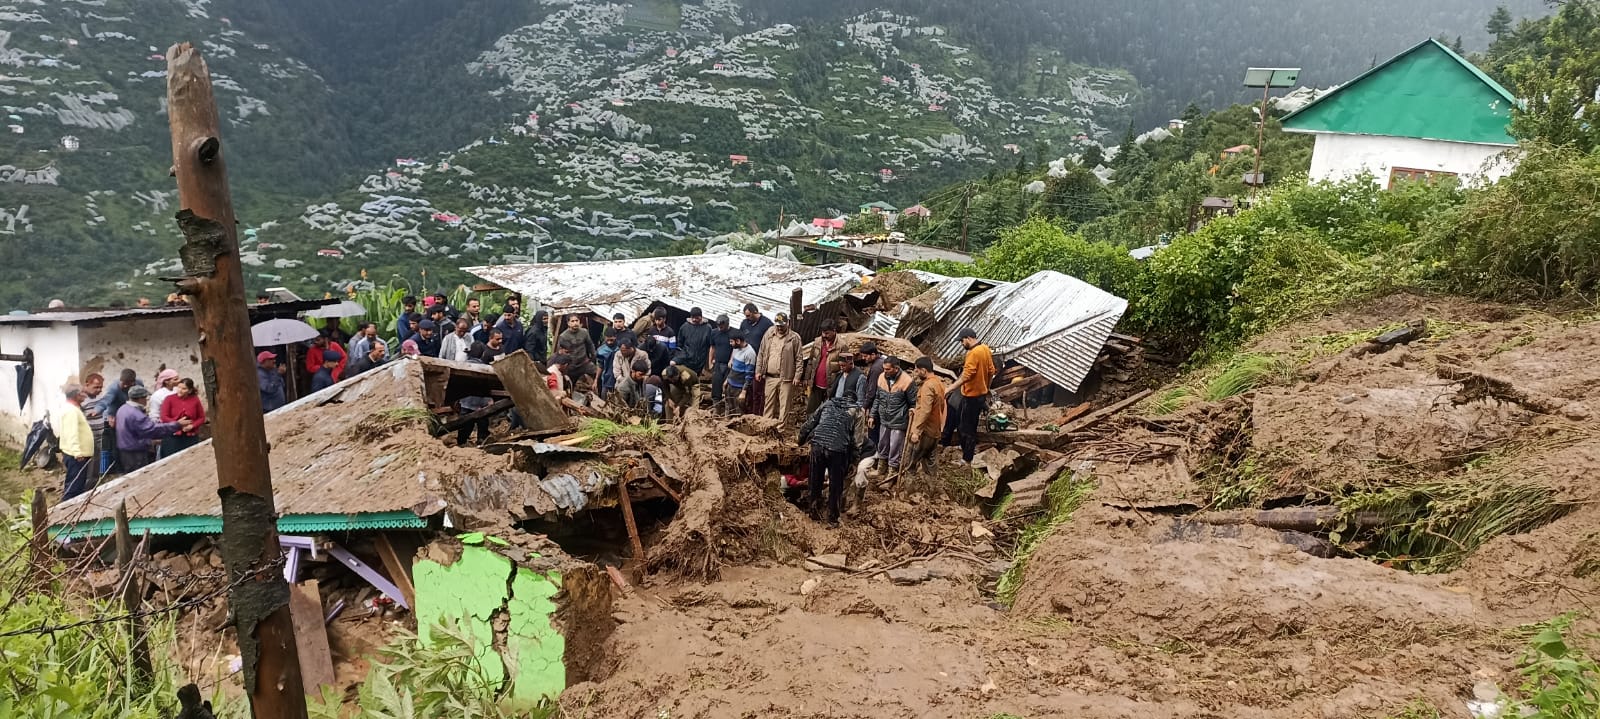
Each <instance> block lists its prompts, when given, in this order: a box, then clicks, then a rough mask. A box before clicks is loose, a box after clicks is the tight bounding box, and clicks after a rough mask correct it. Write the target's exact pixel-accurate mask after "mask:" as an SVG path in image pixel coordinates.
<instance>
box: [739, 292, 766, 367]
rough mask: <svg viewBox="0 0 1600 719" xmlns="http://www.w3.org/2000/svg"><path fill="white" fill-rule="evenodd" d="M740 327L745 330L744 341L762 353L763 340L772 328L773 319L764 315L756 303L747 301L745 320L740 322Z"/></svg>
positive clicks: (757, 352) (758, 352)
mask: <svg viewBox="0 0 1600 719" xmlns="http://www.w3.org/2000/svg"><path fill="white" fill-rule="evenodd" d="M739 329H741V330H744V341H746V342H749V343H750V349H753V350H755V351H756V354H761V341H762V340H764V339H766V338H767V331H768V330H770V329H772V320H769V319H767V318H766V317H763V316H762V315H761V310H759V309H756V306H755V303H753V302H751V303H746V304H745V306H744V321H743V322H740V323H739Z"/></svg>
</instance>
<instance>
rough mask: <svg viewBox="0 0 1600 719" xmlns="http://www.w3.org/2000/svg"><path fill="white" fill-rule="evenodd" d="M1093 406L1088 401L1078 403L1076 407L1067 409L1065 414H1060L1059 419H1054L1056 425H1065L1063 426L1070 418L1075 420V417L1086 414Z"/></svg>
mask: <svg viewBox="0 0 1600 719" xmlns="http://www.w3.org/2000/svg"><path fill="white" fill-rule="evenodd" d="M1093 407H1094V405H1093V404H1090V403H1088V402H1084V403H1083V404H1080V405H1078V406H1076V407H1073V408H1071V409H1068V410H1067V413H1066V414H1064V415H1061V419H1058V420H1056V426H1057V427H1065V426H1067V424H1068V423H1069V422H1071V421H1072V420H1075V419H1077V418H1079V417H1082V416H1084V415H1086V414H1088V413H1089V410H1090V409H1092V408H1093Z"/></svg>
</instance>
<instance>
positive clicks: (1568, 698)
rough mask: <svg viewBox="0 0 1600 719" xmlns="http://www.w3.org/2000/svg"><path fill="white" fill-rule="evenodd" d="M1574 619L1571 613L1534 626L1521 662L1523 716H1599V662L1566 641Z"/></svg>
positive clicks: (1575, 718)
mask: <svg viewBox="0 0 1600 719" xmlns="http://www.w3.org/2000/svg"><path fill="white" fill-rule="evenodd" d="M1574 620H1575V617H1574V616H1573V615H1570V614H1569V615H1565V616H1561V617H1557V618H1555V619H1552V620H1550V621H1549V622H1546V623H1544V624H1540V625H1535V627H1534V629H1535V632H1534V635H1533V637H1532V638H1531V639H1530V640H1529V647H1528V650H1527V651H1526V652H1524V653H1523V655H1522V659H1521V661H1520V662H1519V670H1520V672H1521V674H1522V686H1521V687H1519V694H1520V695H1521V700H1522V701H1521V708H1522V709H1523V713H1522V716H1524V717H1531V718H1532V719H1580V718H1581V719H1588V718H1589V717H1596V716H1600V663H1597V662H1596V661H1595V659H1594V657H1591V656H1589V655H1588V654H1587V653H1586V652H1584V651H1583V650H1582V649H1580V648H1578V647H1575V646H1573V645H1572V644H1571V643H1570V642H1568V641H1567V635H1568V634H1569V633H1570V632H1571V631H1572V623H1573V621H1574ZM1529 711H1531V712H1532V713H1528V712H1529Z"/></svg>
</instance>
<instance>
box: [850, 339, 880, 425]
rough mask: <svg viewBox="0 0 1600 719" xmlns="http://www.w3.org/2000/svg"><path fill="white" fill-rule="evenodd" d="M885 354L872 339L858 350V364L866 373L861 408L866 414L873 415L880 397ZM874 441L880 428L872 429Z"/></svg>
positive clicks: (863, 343) (862, 344)
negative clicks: (879, 384) (882, 353)
mask: <svg viewBox="0 0 1600 719" xmlns="http://www.w3.org/2000/svg"><path fill="white" fill-rule="evenodd" d="M883 365H884V361H883V355H881V354H878V343H876V342H873V341H871V340H867V341H866V342H862V343H861V348H860V349H859V350H857V351H856V366H858V367H860V368H861V371H862V373H863V374H865V375H866V381H865V382H864V383H863V385H862V388H863V391H862V393H861V409H862V411H863V412H864V413H865V414H866V416H868V417H871V416H872V409H873V407H874V406H876V402H877V398H878V379H879V378H881V377H883ZM870 435H871V437H872V441H873V442H874V443H876V442H877V441H878V430H876V429H873V430H871V431H870Z"/></svg>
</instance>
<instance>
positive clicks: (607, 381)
mask: <svg viewBox="0 0 1600 719" xmlns="http://www.w3.org/2000/svg"><path fill="white" fill-rule="evenodd" d="M401 305H402V310H403V311H402V312H401V314H400V315H399V317H398V318H397V319H396V320H395V323H394V326H393V327H392V328H381V327H379V326H377V325H376V324H374V323H370V322H367V323H362V324H360V325H359V327H358V328H357V330H356V332H355V334H354V335H353V336H350V337H345V336H344V333H343V332H342V331H341V330H340V328H339V325H338V323H337V321H331V320H330V321H329V322H327V323H326V326H325V327H324V328H323V329H322V330H321V331H320V333H319V334H318V336H317V337H316V338H315V339H313V340H312V341H310V342H309V343H306V344H305V346H304V347H303V348H300V349H303V357H304V369H305V374H306V376H308V377H309V378H310V389H311V391H312V392H316V391H319V390H322V389H324V388H327V387H330V386H332V385H334V384H335V383H338V382H340V381H342V380H344V379H347V378H350V377H355V376H358V375H360V374H362V373H365V372H370V371H372V370H374V369H376V368H378V367H381V366H383V365H385V364H387V363H389V362H391V361H393V360H395V359H398V358H403V357H412V356H424V357H435V358H440V359H445V360H451V361H455V362H466V363H478V364H485V365H492V364H493V363H494V362H495V361H497V360H499V359H501V358H503V357H505V356H507V355H509V354H512V353H514V352H517V351H519V350H522V351H525V352H527V354H528V355H529V356H530V357H531V358H532V359H534V360H535V361H536V362H538V363H539V364H540V365H542V366H544V367H545V368H546V369H547V372H548V374H547V376H546V385H547V387H548V389H549V390H550V392H551V393H552V394H553V395H554V396H555V398H556V399H557V402H558V403H559V404H560V405H561V406H562V407H563V408H565V409H566V410H567V411H569V412H570V413H573V414H579V415H594V414H600V413H608V414H609V413H631V414H635V415H638V416H642V417H648V418H652V419H656V420H661V421H676V420H680V419H682V417H683V416H684V414H685V413H687V412H688V411H689V410H690V409H691V408H696V407H700V406H701V405H702V388H704V389H705V390H708V391H709V401H708V402H706V403H705V404H707V405H708V406H709V407H710V408H711V411H713V412H715V413H717V414H719V415H724V416H729V415H741V414H752V415H760V416H764V417H767V418H771V419H776V420H779V421H781V422H783V423H784V425H785V426H791V425H790V422H791V421H792V420H793V419H794V418H795V412H794V410H795V408H796V405H797V403H798V402H803V405H801V406H803V411H802V412H801V416H802V418H803V419H801V426H800V427H799V434H798V439H799V442H800V444H801V445H802V446H806V445H809V446H810V462H809V465H808V468H807V471H806V472H805V473H804V474H805V477H804V479H803V480H802V481H801V486H798V487H797V489H799V490H803V491H804V493H805V494H806V495H807V496H806V498H805V499H804V502H803V503H804V504H806V505H807V507H808V510H809V512H810V514H811V515H812V516H813V517H814V518H817V519H822V518H823V514H824V512H825V513H826V519H827V521H828V522H830V523H831V524H835V525H836V524H837V523H838V521H839V517H840V514H841V510H842V505H843V498H844V492H845V490H846V484H847V482H849V481H850V478H851V476H852V475H855V477H856V485H857V486H859V485H860V476H862V475H863V473H866V472H867V471H868V469H869V468H870V471H871V472H872V473H875V474H877V475H878V476H880V477H885V478H892V477H898V476H900V473H901V471H902V470H903V469H908V470H926V469H928V468H930V467H931V466H932V459H933V457H934V455H935V454H936V452H937V449H938V447H939V446H940V445H943V446H959V447H960V448H961V455H962V461H963V462H965V463H970V462H971V461H972V459H973V452H974V451H975V449H976V446H977V435H978V423H979V420H980V418H981V416H982V412H983V409H984V407H985V405H986V404H987V398H988V396H989V390H990V384H991V382H992V381H993V379H994V377H995V375H996V374H997V373H998V368H997V366H996V365H995V362H994V357H993V354H992V353H991V352H990V350H989V348H988V347H987V346H986V345H984V344H983V343H982V342H980V341H979V339H978V337H977V334H976V333H975V332H973V331H971V330H965V331H963V332H962V333H961V342H962V345H963V346H964V347H965V348H966V351H967V354H966V359H965V362H964V364H963V368H962V373H961V375H960V377H959V378H958V379H957V380H956V382H955V383H954V384H953V385H950V386H948V387H947V386H946V384H945V382H944V380H943V379H941V377H940V375H939V374H938V372H937V371H936V369H935V367H934V364H933V362H932V361H931V360H930V359H929V358H926V357H919V358H917V359H916V361H915V362H910V361H903V360H902V359H901V358H897V357H892V356H888V355H885V354H883V353H881V352H879V351H878V348H877V346H876V345H875V344H874V343H873V342H870V341H869V342H865V343H862V344H861V345H860V346H859V347H858V348H857V349H856V351H854V352H850V351H846V350H845V348H843V347H842V346H841V344H840V339H839V333H840V332H842V331H846V330H847V329H848V328H847V326H846V325H845V324H844V322H843V321H839V322H837V323H836V324H833V325H830V326H825V327H823V328H822V331H821V334H820V336H819V337H817V338H816V339H815V340H814V341H813V342H811V343H810V344H809V345H807V344H805V343H803V342H802V340H801V338H800V335H799V334H798V333H797V332H795V331H794V330H793V329H792V328H791V327H790V318H789V317H788V316H787V315H785V314H784V313H777V314H775V315H773V316H772V317H770V318H768V317H767V316H766V315H765V314H763V313H762V311H761V310H760V308H758V307H756V306H755V305H753V304H749V305H746V306H745V307H744V312H743V316H742V317H740V319H739V322H738V324H737V325H735V324H734V323H733V321H732V319H731V318H729V317H728V316H727V315H718V316H717V317H716V318H714V319H708V318H706V317H705V315H704V313H703V312H702V310H701V309H700V308H698V307H695V308H692V309H690V310H689V313H688V319H687V320H685V321H684V322H682V323H681V324H679V325H678V326H676V327H674V326H672V323H671V322H670V320H669V317H668V314H667V312H666V310H665V309H656V310H655V311H654V312H651V313H648V314H645V315H644V316H642V317H638V318H633V320H632V321H630V318H628V317H627V316H625V315H623V314H621V313H618V314H616V315H614V316H613V317H611V319H610V321H609V322H608V323H606V324H605V326H604V327H603V329H601V331H600V332H599V333H598V341H597V336H596V333H594V332H593V331H592V328H591V326H590V319H589V316H588V315H587V314H572V315H569V316H567V317H565V318H562V319H563V322H562V324H560V325H552V324H551V323H550V319H551V318H550V315H549V314H548V313H547V312H545V311H542V310H541V311H536V312H534V313H532V314H531V315H529V318H528V320H527V321H526V322H524V320H523V319H522V317H523V308H522V302H521V298H520V297H519V296H517V295H515V294H513V295H511V296H509V297H507V298H506V300H505V301H504V303H503V304H502V305H501V306H500V307H498V308H495V309H494V311H492V312H486V311H484V308H483V306H482V302H481V300H479V299H477V298H472V299H469V300H467V301H466V306H465V307H464V308H461V309H456V308H453V307H451V306H450V304H449V301H448V299H447V298H446V297H445V296H444V295H442V294H437V295H432V296H429V297H425V298H422V299H421V300H420V301H419V300H418V298H416V297H411V296H407V297H405V298H403V300H402V302H401ZM419 307H420V309H419ZM552 327H556V328H557V329H559V330H560V331H559V332H558V333H557V334H556V336H555V337H554V339H553V340H552V338H551V336H550V331H551V328H552ZM389 329H392V331H393V334H392V335H391V336H390V338H389V340H388V341H386V340H385V339H383V338H381V336H380V335H381V334H382V333H384V332H385V330H389ZM395 344H397V345H398V350H397V351H396V350H395V349H394V347H393V345H395ZM280 359H282V358H280V356H279V354H278V353H276V352H273V351H272V350H270V349H264V350H262V351H260V352H259V353H258V354H257V356H256V363H257V371H256V375H257V382H258V384H259V389H260V392H261V406H262V410H263V411H265V412H272V411H274V410H276V409H279V408H281V407H283V406H284V405H285V404H286V403H287V401H288V399H289V397H288V395H289V387H290V386H291V384H292V383H293V382H294V377H293V373H291V372H290V371H289V367H288V365H286V364H283V363H281V362H280ZM155 386H156V389H155V391H154V392H152V391H149V390H147V389H146V388H145V387H144V384H143V382H142V381H141V380H140V379H139V377H138V376H137V374H136V373H135V372H134V371H133V370H131V369H130V370H124V371H123V372H122V374H121V375H120V376H119V378H118V381H117V382H116V383H115V384H114V385H112V386H111V387H109V388H107V387H106V386H105V382H104V379H103V378H102V377H101V376H100V375H98V374H90V375H88V376H87V377H85V378H84V380H83V381H82V383H81V384H73V385H69V386H67V387H66V388H65V391H66V395H67V401H68V403H69V406H70V409H69V410H68V412H67V413H66V415H65V416H63V417H62V418H60V423H59V424H60V427H59V428H58V433H57V434H58V436H59V443H60V446H61V449H62V453H63V454H64V455H65V456H66V464H67V479H66V483H65V488H64V493H63V496H64V497H65V498H71V497H73V496H76V495H77V494H80V493H82V492H84V491H86V490H87V489H89V488H91V487H93V486H94V485H95V483H96V482H97V481H98V480H99V479H101V478H103V477H105V476H106V475H108V474H111V473H112V472H114V471H123V472H128V471H132V470H134V469H138V468H139V467H142V466H144V465H146V464H148V463H150V462H151V461H153V460H154V459H158V458H160V457H162V456H166V455H170V454H173V453H176V452H180V451H183V450H184V449H187V448H188V447H190V446H192V445H193V444H194V443H196V442H198V441H199V437H200V435H201V431H202V428H203V426H204V425H205V422H206V417H205V407H204V403H203V402H201V400H200V398H199V396H198V394H197V392H196V388H195V384H194V381H193V380H191V379H188V378H180V377H179V376H178V373H177V372H175V371H173V370H168V369H164V370H162V371H161V372H160V374H158V375H157V377H156V380H155ZM493 403H494V401H493V399H492V398H490V397H467V398H465V399H462V400H460V402H459V403H458V406H457V410H458V412H460V413H461V416H466V415H469V414H473V413H475V412H478V411H479V410H483V409H485V408H487V407H489V406H490V405H492V404H493ZM511 422H512V426H513V427H516V426H518V425H519V423H520V420H519V418H518V417H517V415H516V413H515V411H512V412H511ZM474 434H476V435H477V441H478V442H479V443H480V444H481V443H484V442H487V441H488V437H489V418H488V417H487V416H482V417H479V418H477V419H476V420H475V421H472V422H469V423H467V424H465V425H464V426H462V427H461V428H460V429H459V430H458V433H457V442H458V444H461V445H465V444H467V443H468V442H469V441H471V439H472V436H473V435H474Z"/></svg>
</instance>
